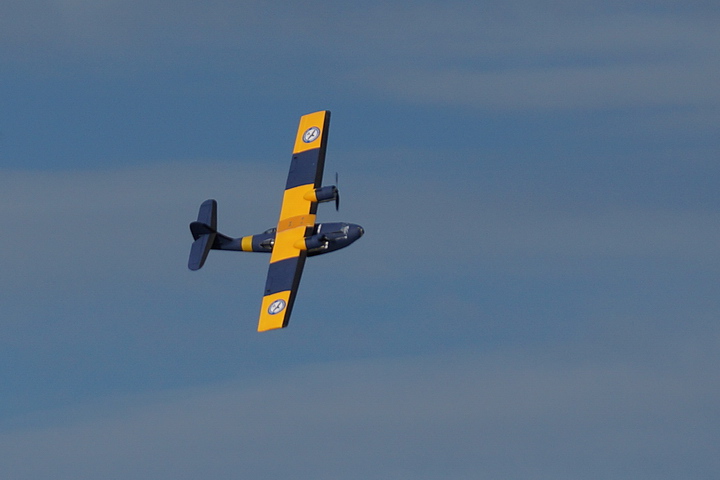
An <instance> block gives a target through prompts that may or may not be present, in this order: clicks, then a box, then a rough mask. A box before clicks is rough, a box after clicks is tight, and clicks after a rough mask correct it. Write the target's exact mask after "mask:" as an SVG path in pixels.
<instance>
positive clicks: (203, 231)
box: [188, 199, 218, 270]
mask: <svg viewBox="0 0 720 480" xmlns="http://www.w3.org/2000/svg"><path fill="white" fill-rule="evenodd" d="M190 232H191V233H192V236H193V238H194V239H195V241H194V242H193V244H192V247H191V248H190V258H189V260H188V268H189V269H190V270H199V269H200V268H201V267H202V266H203V265H204V264H205V259H207V256H208V253H210V249H211V248H212V247H213V245H214V244H215V239H216V237H217V234H218V233H217V202H216V201H215V200H212V199H211V200H205V201H204V202H203V203H202V205H200V211H199V212H198V218H197V221H196V222H192V223H191V224H190Z"/></svg>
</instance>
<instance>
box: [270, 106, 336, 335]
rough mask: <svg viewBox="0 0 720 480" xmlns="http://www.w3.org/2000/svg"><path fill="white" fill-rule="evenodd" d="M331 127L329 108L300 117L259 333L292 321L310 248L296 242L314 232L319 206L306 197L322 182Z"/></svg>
mask: <svg viewBox="0 0 720 480" xmlns="http://www.w3.org/2000/svg"><path fill="white" fill-rule="evenodd" d="M329 126H330V112H329V111H321V112H315V113H310V114H308V115H303V116H302V117H300V125H299V126H298V130H297V135H296V137H295V146H294V148H293V155H292V162H291V164H290V173H289V174H288V178H287V183H286V185H285V193H284V195H283V201H282V207H281V208H280V219H279V220H278V224H277V233H276V234H275V244H274V246H273V251H272V255H271V257H270V266H269V268H268V276H267V281H266V283H265V295H264V297H263V301H262V308H261V310H260V319H259V321H258V332H262V331H265V330H272V329H275V328H284V327H286V326H287V324H288V321H289V320H290V312H291V311H292V307H293V303H294V301H295V295H296V294H297V290H298V285H299V284H300V276H301V275H302V270H303V266H304V265H305V258H306V255H307V251H306V250H304V249H303V250H301V249H299V248H297V247H296V246H295V243H296V242H298V241H300V240H302V239H304V238H305V237H306V236H309V235H311V234H312V229H313V227H314V225H315V213H316V212H317V205H318V204H317V202H314V201H311V200H307V199H306V198H304V197H305V196H306V194H307V193H308V192H310V191H312V190H314V189H315V188H318V187H320V185H321V183H322V175H323V168H324V166H325V150H326V146H327V136H328V127H329Z"/></svg>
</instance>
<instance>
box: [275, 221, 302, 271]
mask: <svg viewBox="0 0 720 480" xmlns="http://www.w3.org/2000/svg"><path fill="white" fill-rule="evenodd" d="M302 238H305V227H298V228H291V229H289V230H283V231H282V232H280V231H278V232H277V233H276V234H275V245H274V246H273V251H272V255H271V257H270V263H275V262H279V261H281V260H286V259H288V258H292V257H297V256H298V255H300V250H298V249H297V248H295V242H297V241H298V240H300V239H302Z"/></svg>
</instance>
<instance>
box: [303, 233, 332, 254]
mask: <svg viewBox="0 0 720 480" xmlns="http://www.w3.org/2000/svg"><path fill="white" fill-rule="evenodd" d="M325 247H327V240H326V239H325V235H313V236H310V237H305V238H301V239H300V240H298V241H297V242H295V248H297V249H298V250H308V251H313V250H320V249H323V248H325Z"/></svg>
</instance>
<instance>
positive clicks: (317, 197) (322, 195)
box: [303, 185, 338, 203]
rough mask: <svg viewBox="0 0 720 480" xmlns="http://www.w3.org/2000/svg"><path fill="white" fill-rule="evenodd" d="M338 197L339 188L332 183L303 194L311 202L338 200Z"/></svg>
mask: <svg viewBox="0 0 720 480" xmlns="http://www.w3.org/2000/svg"><path fill="white" fill-rule="evenodd" d="M337 197H338V188H337V187H336V186H335V185H331V186H329V187H321V188H316V189H315V190H311V191H309V192H307V193H306V194H305V195H303V198H304V199H305V200H309V201H311V202H318V203H323V202H331V201H333V200H336V199H337Z"/></svg>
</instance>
